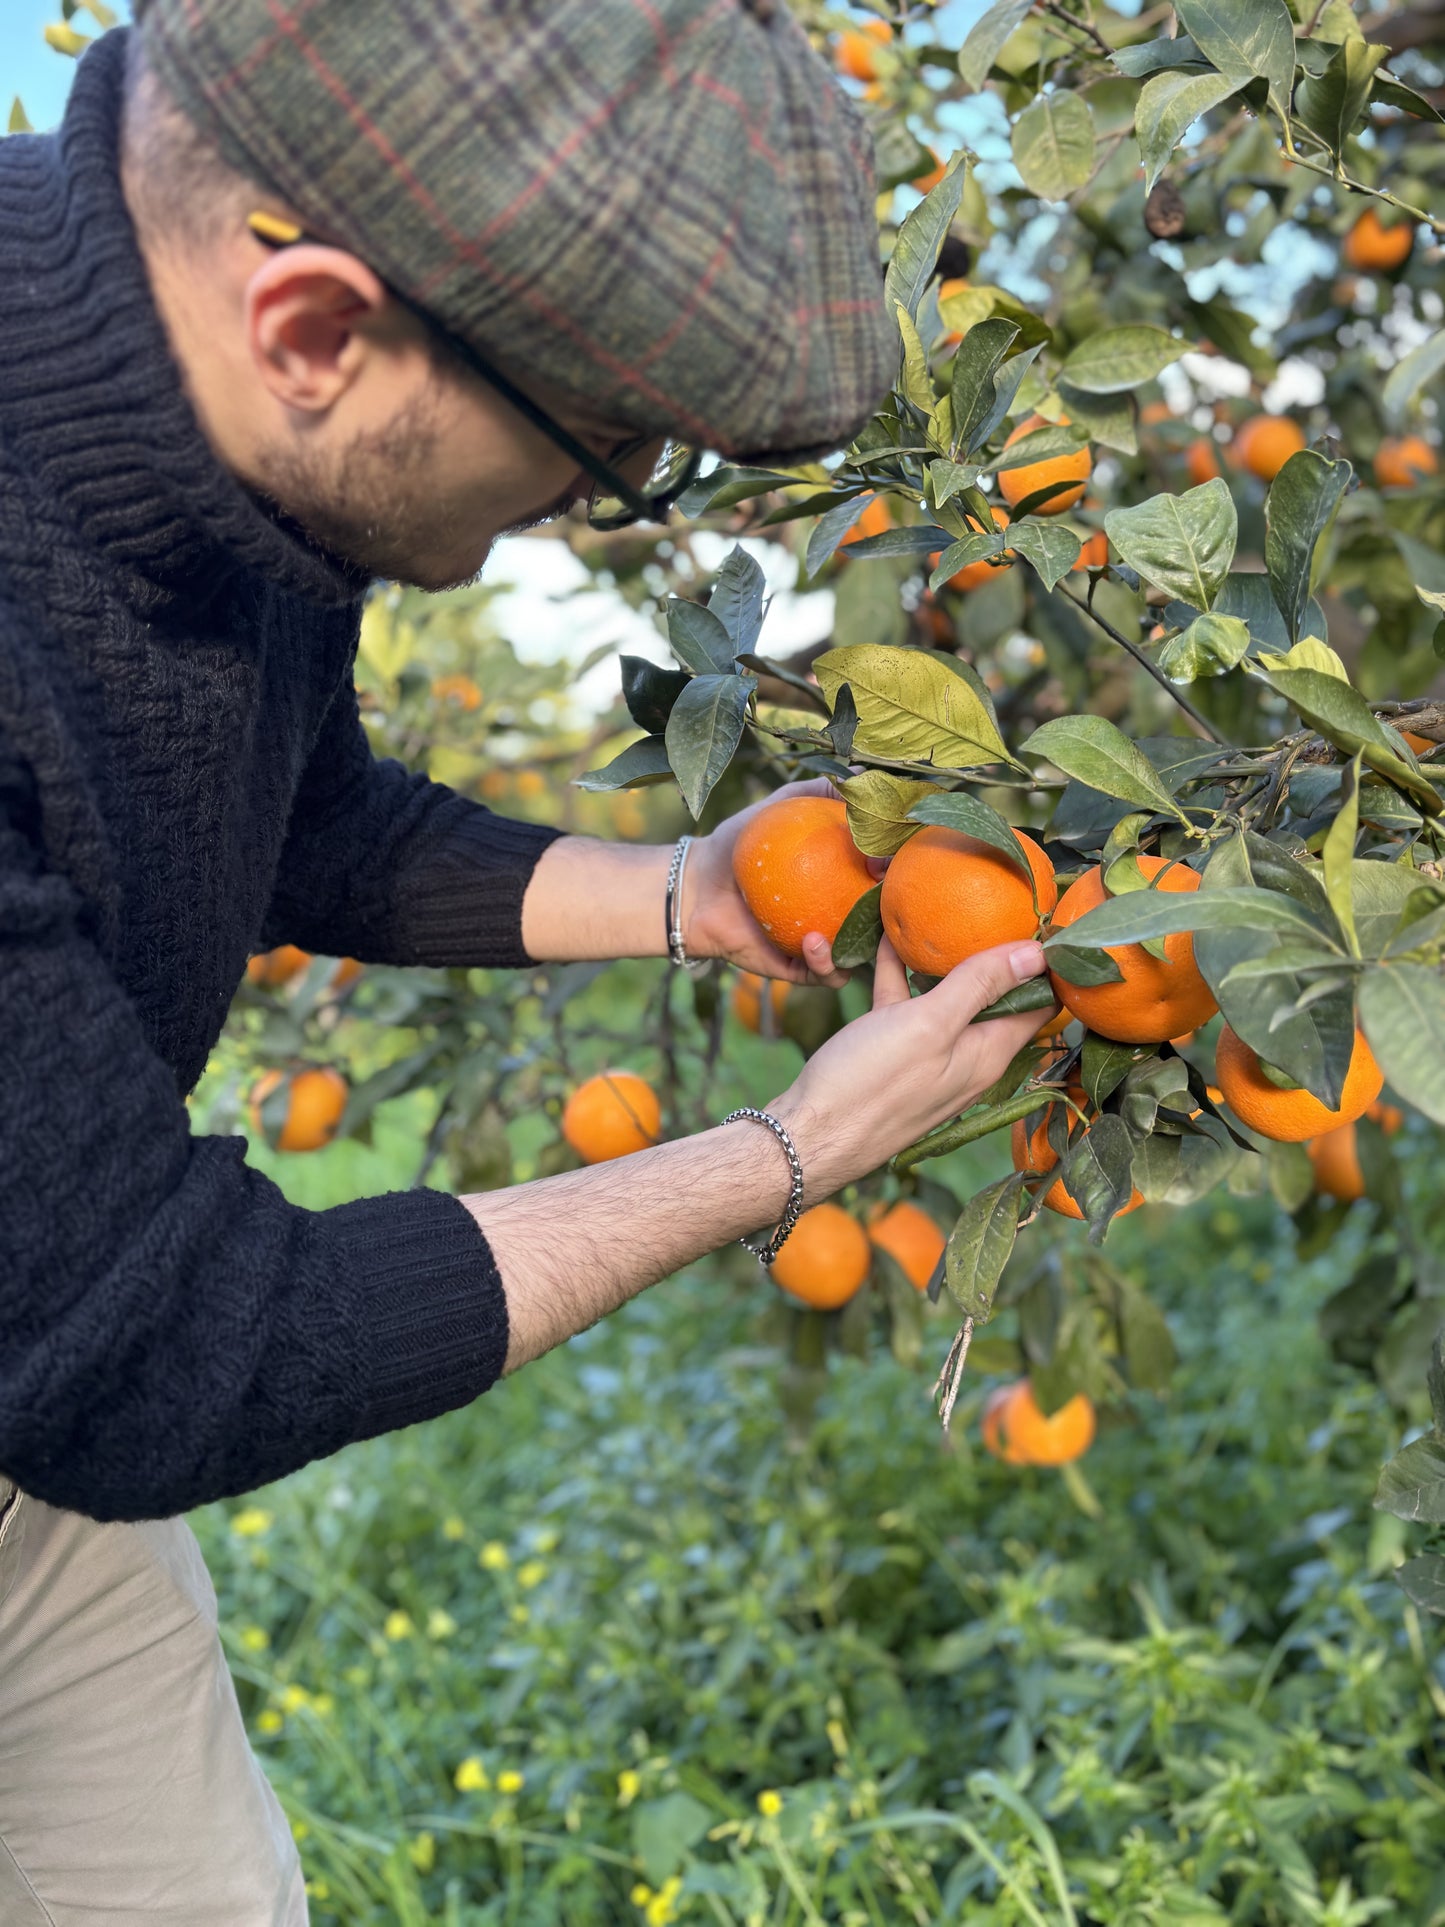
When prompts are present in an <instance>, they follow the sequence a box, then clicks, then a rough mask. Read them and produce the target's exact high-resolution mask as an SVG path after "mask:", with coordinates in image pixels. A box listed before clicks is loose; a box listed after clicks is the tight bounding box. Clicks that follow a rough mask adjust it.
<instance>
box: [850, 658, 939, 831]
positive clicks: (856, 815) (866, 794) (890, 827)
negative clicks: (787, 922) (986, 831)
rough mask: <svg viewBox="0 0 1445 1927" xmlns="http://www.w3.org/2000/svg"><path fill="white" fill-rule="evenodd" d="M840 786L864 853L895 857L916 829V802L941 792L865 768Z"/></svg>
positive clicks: (851, 827)
mask: <svg viewBox="0 0 1445 1927" xmlns="http://www.w3.org/2000/svg"><path fill="white" fill-rule="evenodd" d="M847 687H848V685H847V684H846V683H845V684H844V685H843V688H844V689H846V688H847ZM839 693H840V695H841V693H842V692H841V690H840V692H839ZM838 788H839V789H840V790H841V792H842V795H843V801H844V802H845V803H846V804H847V806H848V829H849V832H850V833H851V835H852V838H853V841H854V842H855V843H856V844H857V846H858V848H859V849H860V850H861V851H862V852H863V854H864V856H895V855H896V854H897V853H898V851H899V850H901V849H902V848H903V846H904V844H905V843H906V842H907V841H908V839H909V837H910V836H913V835H914V834H915V833H916V832H917V829H918V825H917V823H916V822H914V821H913V820H912V819H911V816H910V812H911V811H912V808H913V806H914V804H915V803H917V802H918V801H919V799H920V798H921V797H926V796H936V795H937V794H938V791H937V789H936V788H935V786H934V785H933V784H932V783H918V782H913V781H911V780H910V779H909V778H908V777H906V776H890V775H889V774H888V773H887V771H885V770H881V769H865V770H862V771H860V772H859V774H858V775H857V776H850V777H849V778H848V779H847V781H846V782H844V783H840V784H839V785H838Z"/></svg>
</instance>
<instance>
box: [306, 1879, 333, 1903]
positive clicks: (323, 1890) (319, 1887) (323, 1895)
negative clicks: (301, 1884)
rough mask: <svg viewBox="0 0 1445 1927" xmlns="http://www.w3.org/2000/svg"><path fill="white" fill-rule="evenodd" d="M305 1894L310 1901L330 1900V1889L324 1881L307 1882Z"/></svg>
mask: <svg viewBox="0 0 1445 1927" xmlns="http://www.w3.org/2000/svg"><path fill="white" fill-rule="evenodd" d="M306 1892H307V1894H308V1895H309V1896H310V1898H311V1899H312V1900H330V1898H331V1889H330V1888H329V1887H328V1886H327V1884H326V1882H325V1881H324V1880H308V1881H307V1882H306Z"/></svg>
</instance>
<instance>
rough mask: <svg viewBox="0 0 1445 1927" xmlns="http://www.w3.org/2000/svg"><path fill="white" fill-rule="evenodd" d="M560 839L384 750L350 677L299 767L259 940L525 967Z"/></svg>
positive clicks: (367, 955)
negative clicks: (534, 892)
mask: <svg viewBox="0 0 1445 1927" xmlns="http://www.w3.org/2000/svg"><path fill="white" fill-rule="evenodd" d="M560 834H561V832H560V831H558V830H553V829H548V828H546V827H544V826H543V825H540V824H536V823H518V822H514V821H513V820H512V819H510V818H509V817H505V816H497V815H495V814H494V813H493V812H492V811H491V810H488V809H485V808H484V807H483V806H482V805H481V804H480V803H473V802H469V801H468V800H467V799H466V798H465V797H461V796H458V795H457V794H456V792H455V791H453V790H450V789H448V788H447V787H446V785H445V784H443V783H434V782H432V781H431V780H430V778H428V777H426V776H418V775H413V774H412V773H411V772H410V771H408V770H407V769H405V768H404V767H403V766H402V764H400V763H398V762H395V761H394V760H391V759H389V758H388V759H380V758H377V757H375V756H373V754H372V751H371V744H370V743H369V742H368V741H367V737H366V731H365V730H364V728H363V727H362V723H361V715H360V711H359V708H358V705H357V700H356V689H355V686H354V684H353V683H352V681H351V678H350V677H349V676H348V677H347V678H346V679H345V680H344V682H343V684H342V686H341V688H340V690H339V691H338V692H337V695H336V696H335V698H334V699H333V701H332V703H331V706H330V709H329V710H328V712H327V715H326V719H325V722H324V723H323V725H322V729H321V733H320V736H319V737H318V739H317V743H316V747H315V749H314V750H313V752H312V754H311V758H310V760H309V762H308V763H307V765H306V769H305V771H304V773H303V775H302V779H301V784H300V787H299V790H298V793H297V797H296V802H295V805H294V807H293V809H292V812H291V820H290V825H289V828H288V830H287V836H286V844H285V848H284V850H283V852H282V857H281V867H280V872H279V875H278V877H277V881H276V886H275V890H274V893H273V895H272V900H271V907H270V911H269V913H268V915H267V919H266V924H265V928H264V931H263V933H262V940H263V942H264V943H265V944H267V945H268V946H270V945H273V944H278V943H295V944H299V945H300V946H301V948H302V949H303V950H319V951H323V952H326V953H328V954H329V955H332V956H348V957H357V958H359V959H360V960H361V961H362V962H363V963H392V964H431V965H447V964H459V965H468V964H511V965H521V964H525V963H528V962H530V961H531V960H530V959H529V957H528V956H527V953H526V951H525V949H524V948H523V946H522V898H523V896H524V894H525V893H526V888H527V883H528V881H529V879H530V877H531V875H532V871H533V869H534V868H535V867H536V863H537V859H538V857H539V856H540V855H541V854H542V852H543V850H545V849H546V847H547V845H548V844H549V843H552V842H554V841H555V840H556V838H557V837H558V836H559V835H560Z"/></svg>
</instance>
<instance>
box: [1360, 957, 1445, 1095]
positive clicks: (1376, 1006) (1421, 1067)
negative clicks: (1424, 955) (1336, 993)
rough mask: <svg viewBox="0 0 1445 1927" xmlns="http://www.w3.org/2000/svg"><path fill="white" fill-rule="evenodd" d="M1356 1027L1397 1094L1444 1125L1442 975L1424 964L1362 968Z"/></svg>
mask: <svg viewBox="0 0 1445 1927" xmlns="http://www.w3.org/2000/svg"><path fill="white" fill-rule="evenodd" d="M1360 1026H1361V1028H1362V1029H1363V1031H1364V1033H1365V1036H1366V1037H1367V1038H1368V1039H1369V1044H1370V1049H1371V1050H1372V1051H1373V1052H1374V1053H1375V1056H1376V1057H1377V1058H1378V1060H1379V1063H1380V1067H1381V1069H1382V1070H1383V1071H1384V1073H1385V1076H1386V1077H1387V1078H1388V1079H1389V1081H1390V1083H1391V1084H1393V1085H1394V1087H1395V1089H1396V1090H1397V1091H1398V1092H1399V1093H1400V1095H1401V1097H1403V1098H1404V1099H1405V1101H1406V1102H1407V1103H1409V1104H1413V1105H1414V1106H1415V1107H1416V1109H1417V1110H1421V1111H1423V1112H1424V1113H1425V1115H1426V1117H1428V1118H1431V1119H1433V1120H1434V1122H1435V1123H1436V1124H1445V974H1442V972H1441V971H1440V969H1439V968H1438V967H1435V968H1432V967H1431V966H1430V965H1429V964H1377V965H1376V966H1375V967H1374V968H1373V969H1371V970H1367V971H1366V972H1365V974H1364V977H1363V978H1362V980H1361V982H1360Z"/></svg>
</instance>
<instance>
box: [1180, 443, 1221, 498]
mask: <svg viewBox="0 0 1445 1927" xmlns="http://www.w3.org/2000/svg"><path fill="white" fill-rule="evenodd" d="M1184 470H1185V473H1186V474H1187V475H1188V477H1189V480H1190V483H1191V484H1192V485H1193V487H1195V488H1201V487H1202V486H1203V485H1204V483H1205V482H1212V481H1213V480H1214V478H1215V476H1216V475H1218V474H1219V473H1220V467H1219V448H1218V445H1217V443H1216V442H1215V441H1214V440H1213V439H1212V438H1211V437H1210V436H1208V435H1201V436H1200V437H1199V438H1198V440H1197V441H1192V442H1191V443H1190V444H1189V446H1188V448H1186V449H1185V451H1184Z"/></svg>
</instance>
